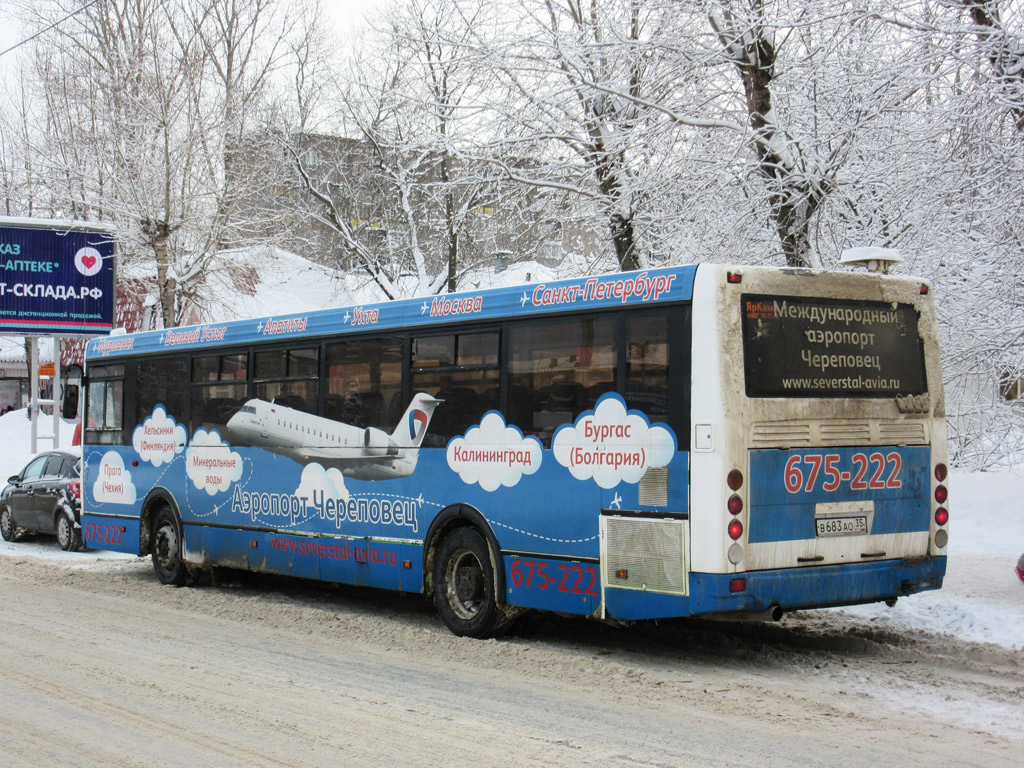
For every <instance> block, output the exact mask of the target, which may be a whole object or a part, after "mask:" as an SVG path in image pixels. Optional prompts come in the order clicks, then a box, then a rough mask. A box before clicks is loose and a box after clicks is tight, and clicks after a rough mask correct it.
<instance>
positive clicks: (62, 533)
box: [56, 510, 82, 552]
mask: <svg viewBox="0 0 1024 768" xmlns="http://www.w3.org/2000/svg"><path fill="white" fill-rule="evenodd" d="M56 528H57V543H58V544H59V545H60V548H61V549H63V550H64V551H65V552H77V551H78V550H80V549H81V548H82V530H81V529H80V528H75V518H74V517H72V516H71V513H70V512H68V511H67V510H64V511H62V512H58V513H57V526H56Z"/></svg>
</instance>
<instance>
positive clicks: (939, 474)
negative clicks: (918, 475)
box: [935, 464, 948, 483]
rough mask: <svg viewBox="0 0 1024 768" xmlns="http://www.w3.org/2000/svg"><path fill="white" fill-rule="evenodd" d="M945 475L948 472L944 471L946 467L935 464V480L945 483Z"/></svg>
mask: <svg viewBox="0 0 1024 768" xmlns="http://www.w3.org/2000/svg"><path fill="white" fill-rule="evenodd" d="M947 473H948V470H947V469H946V465H945V464H936V465H935V479H936V480H938V481H939V482H940V483H941V482H943V481H945V479H946V474H947Z"/></svg>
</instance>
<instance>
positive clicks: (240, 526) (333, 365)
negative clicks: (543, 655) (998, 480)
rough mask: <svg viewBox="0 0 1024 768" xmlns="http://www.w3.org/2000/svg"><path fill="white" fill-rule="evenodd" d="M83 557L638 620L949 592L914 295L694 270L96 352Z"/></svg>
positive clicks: (712, 268) (214, 328)
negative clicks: (100, 552)
mask: <svg viewBox="0 0 1024 768" xmlns="http://www.w3.org/2000/svg"><path fill="white" fill-rule="evenodd" d="M86 356H87V369H86V374H87V386H86V397H87V401H86V408H85V414H86V416H85V418H86V426H85V429H84V461H83V464H84V481H83V506H84V508H83V513H82V527H83V532H84V539H85V542H86V545H87V546H89V547H93V548H98V549H112V550H117V551H122V552H130V553H134V554H138V555H147V554H149V555H152V560H153V565H154V569H155V571H156V575H157V576H158V578H159V579H160V580H161V581H162V582H163V583H166V584H173V585H176V586H182V585H185V584H190V583H194V582H195V581H196V580H197V579H198V578H199V577H200V576H201V575H202V574H203V573H204V572H206V571H209V570H211V569H213V568H234V569H248V570H252V571H260V572H271V573H278V574H286V575H290V576H298V577H305V578H310V579H321V580H324V581H333V582H340V583H345V584H353V585H362V586H367V587H376V588H380V589H390V590H398V591H402V592H412V593H421V594H424V595H427V596H431V597H432V598H433V601H434V603H435V605H436V607H437V609H438V611H439V613H440V615H441V617H442V619H443V621H444V622H445V624H446V625H447V626H448V627H449V628H450V629H451V630H452V631H453V632H454V633H456V634H458V635H464V636H471V637H492V636H496V635H499V634H501V633H502V632H503V631H505V630H506V629H507V628H508V627H509V626H510V625H511V624H512V623H513V621H514V620H515V619H516V618H517V617H518V616H519V615H521V614H522V613H524V612H525V611H527V610H529V609H540V610H548V611H557V612H561V613H565V614H579V615H585V616H590V617H594V618H597V619H605V620H618V621H633V620H641V619H656V618H664V617H679V616H690V615H703V616H713V615H723V614H729V615H733V616H736V615H742V616H747V617H759V618H763V617H772V618H776V619H777V618H779V617H780V616H781V615H782V613H783V612H786V611H793V610H796V609H803V608H813V607H822V606H836V605H847V604H857V603H868V602H877V601H885V602H889V603H890V604H891V603H892V602H894V601H895V600H896V599H897V598H899V597H902V596H905V595H909V594H912V593H915V592H919V591H922V590H928V589H936V588H939V587H940V586H941V585H942V578H943V575H944V573H945V566H946V545H947V543H948V533H947V523H948V516H949V513H948V510H947V504H946V496H947V490H946V486H945V484H944V482H945V479H946V461H947V459H946V443H945V418H944V415H945V414H944V399H943V394H942V378H941V371H940V364H939V353H938V340H937V330H936V319H935V311H934V304H933V300H932V295H931V292H930V290H929V286H928V284H927V283H926V282H923V281H921V280H915V279H908V278H896V277H891V276H886V275H881V274H868V273H851V272H842V273H839V272H831V273H826V272H820V271H813V270H793V269H786V270H781V269H772V268H764V267H756V268H755V267H735V266H733V267H730V266H717V265H699V266H683V267H677V268H669V269H657V270H648V271H643V272H633V273H618V274H613V275H605V276H600V277H587V278H580V279H573V280H563V281H558V282H553V283H541V284H533V285H526V286H518V287H510V288H499V289H493V290H481V291H468V292H464V293H457V294H449V295H443V296H435V297H431V298H418V299H408V300H400V301H391V302H386V303H380V304H372V305H370V304H367V305H362V306H350V307H343V308H339V309H325V310H318V311H311V312H304V313H300V314H292V315H287V316H274V317H260V318H254V319H251V320H239V321H233V322H225V323H209V324H205V325H198V326H191V327H184V328H173V329H165V330H158V331H150V332H146V333H137V334H123V335H111V336H109V337H104V338H99V339H94V340H92V341H90V342H89V345H88V349H87V353H86Z"/></svg>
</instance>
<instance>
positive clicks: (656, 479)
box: [640, 467, 668, 507]
mask: <svg viewBox="0 0 1024 768" xmlns="http://www.w3.org/2000/svg"><path fill="white" fill-rule="evenodd" d="M640 503H641V504H642V505H643V506H645V507H667V506H668V467H649V468H648V470H647V471H646V472H645V473H644V476H643V477H641V478H640Z"/></svg>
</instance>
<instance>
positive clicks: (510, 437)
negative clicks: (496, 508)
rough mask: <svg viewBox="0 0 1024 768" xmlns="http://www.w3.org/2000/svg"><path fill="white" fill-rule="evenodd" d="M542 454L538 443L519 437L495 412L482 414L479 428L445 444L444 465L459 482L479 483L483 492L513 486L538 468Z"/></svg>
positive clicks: (531, 438) (472, 429)
mask: <svg viewBox="0 0 1024 768" xmlns="http://www.w3.org/2000/svg"><path fill="white" fill-rule="evenodd" d="M543 455H544V452H543V450H542V447H541V443H540V440H538V439H537V438H535V437H523V433H522V432H520V431H519V429H517V428H516V427H509V426H507V425H506V424H505V419H504V417H502V415H501V414H500V413H498V412H497V411H488V412H487V413H485V414H484V417H483V418H482V419H481V420H480V424H479V426H476V427H470V428H469V429H468V430H466V434H465V436H464V437H456V438H455V439H454V440H452V441H451V442H450V443H448V451H447V456H448V466H449V467H451V469H452V471H454V472H458V473H459V477H461V478H462V482H464V483H466V484H468V485H471V484H473V483H480V487H481V488H483V489H484V490H485V491H496V490H497V489H498V488H499V487H501V486H503V485H504V486H505V487H506V488H511V487H512V486H514V485H516V484H517V483H518V482H519V481H520V480H521V479H522V477H523V475H532V474H533V473H534V472H536V471H537V470H538V469H539V468H540V462H541V458H542V457H543Z"/></svg>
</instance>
